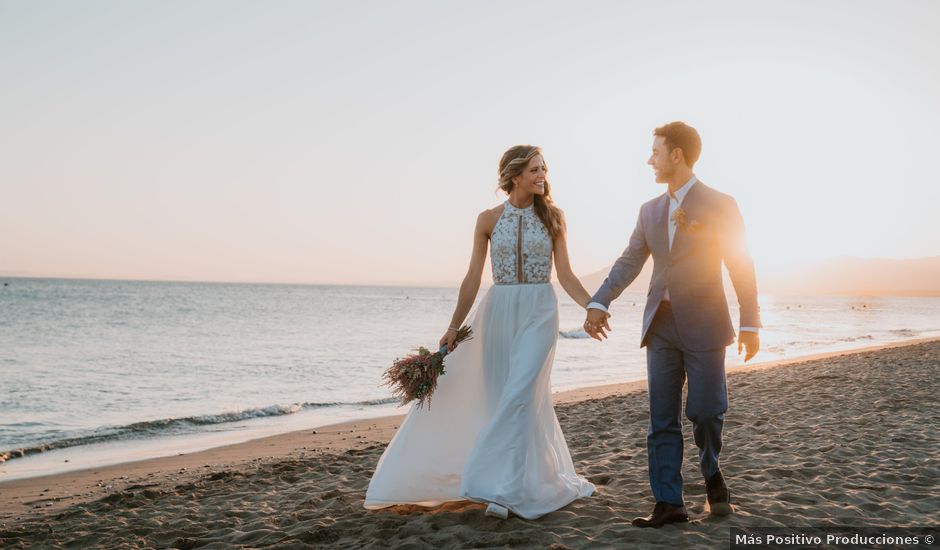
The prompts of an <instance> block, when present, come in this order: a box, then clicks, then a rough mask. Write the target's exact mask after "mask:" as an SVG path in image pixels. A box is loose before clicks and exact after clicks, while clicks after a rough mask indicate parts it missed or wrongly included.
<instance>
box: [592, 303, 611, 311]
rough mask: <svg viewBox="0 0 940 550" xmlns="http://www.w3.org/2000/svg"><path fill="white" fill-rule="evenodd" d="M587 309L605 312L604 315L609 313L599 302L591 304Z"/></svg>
mask: <svg viewBox="0 0 940 550" xmlns="http://www.w3.org/2000/svg"><path fill="white" fill-rule="evenodd" d="M587 308H588V309H599V310H601V311H603V312H604V313H608V311H607V308H606V307H604V306H602V305H600V304H598V303H597V302H591V303H590V304H588V307H587Z"/></svg>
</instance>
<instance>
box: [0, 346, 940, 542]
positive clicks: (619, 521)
mask: <svg viewBox="0 0 940 550" xmlns="http://www.w3.org/2000/svg"><path fill="white" fill-rule="evenodd" d="M938 367H940V340H937V339H934V340H929V341H921V342H917V343H907V344H903V345H890V346H881V347H878V348H869V349H865V350H858V351H853V352H843V353H835V354H826V355H825V356H820V357H817V358H809V359H805V358H804V359H800V360H790V361H785V362H777V363H773V364H768V365H762V366H758V367H748V368H743V369H737V370H734V371H732V373H731V374H730V375H729V391H730V394H731V408H730V411H729V413H728V415H727V420H726V424H725V449H724V451H723V452H722V468H723V471H724V472H725V477H726V478H727V479H728V481H729V486H730V488H731V490H732V495H733V499H734V501H735V503H736V506H737V513H736V514H735V515H733V516H730V517H728V518H723V519H719V518H709V517H707V516H706V515H705V513H704V509H703V508H704V506H703V504H704V486H703V483H702V480H701V476H700V474H699V473H698V468H697V465H696V456H697V451H696V449H695V447H694V445H693V444H692V441H691V434H690V432H691V430H690V429H689V424H688V422H686V424H685V426H684V428H685V433H686V461H685V465H684V471H683V473H684V476H685V479H686V500H687V504H688V505H689V511H690V513H691V515H692V519H693V521H692V522H690V523H688V524H681V525H670V526H667V527H665V528H663V529H660V530H653V529H636V528H634V527H632V526H631V525H630V520H631V519H632V518H633V517H635V516H637V515H645V514H646V513H647V512H648V511H649V509H650V507H651V505H652V502H651V500H650V492H649V486H648V484H647V475H646V422H647V414H646V410H647V402H646V391H645V382H640V383H633V384H622V385H614V386H603V387H598V388H588V389H585V390H576V391H573V392H566V393H563V394H558V395H557V396H556V397H557V399H556V401H557V402H558V405H557V407H556V410H557V412H558V416H559V419H560V421H561V425H562V427H563V428H564V430H565V434H566V437H567V440H568V445H569V446H570V448H571V451H572V455H573V457H574V460H575V465H576V466H577V468H578V470H579V471H580V472H581V473H582V474H584V475H585V476H587V477H588V478H589V479H591V480H592V481H593V482H594V483H595V484H596V485H597V486H598V493H597V494H596V495H595V496H593V497H590V498H587V499H582V500H578V501H575V502H574V503H572V504H571V505H569V506H568V507H566V508H564V509H562V510H560V511H557V512H554V513H552V514H549V515H547V516H545V517H543V518H541V519H539V520H536V521H525V520H521V519H519V518H511V519H509V520H507V521H501V520H497V519H494V518H487V517H484V515H483V507H482V505H478V504H472V503H451V504H447V505H444V506H442V507H438V508H435V509H431V510H429V509H424V508H419V507H414V506H400V507H395V508H391V509H386V510H381V511H374V512H370V511H366V510H364V509H363V508H362V500H363V497H364V495H365V489H366V487H367V486H368V483H369V478H370V476H371V474H372V471H373V469H374V467H375V464H376V462H377V460H378V458H379V456H381V454H382V450H383V448H384V446H385V444H386V443H387V442H388V440H389V439H390V438H391V437H392V435H393V433H394V430H395V428H396V427H397V425H398V424H399V423H400V421H401V417H400V416H398V417H387V418H381V419H376V420H371V421H360V422H353V423H348V424H342V425H336V426H330V427H326V428H319V429H317V430H315V431H314V430H304V431H301V432H294V433H289V434H283V435H278V436H273V437H269V438H264V439H259V440H255V441H250V442H246V443H241V444H237V445H230V446H227V447H220V448H217V449H211V450H208V451H203V452H199V453H193V454H189V455H182V456H174V457H165V458H159V459H153V460H145V461H140V462H132V463H127V464H120V465H115V466H109V467H106V468H100V469H90V470H83V471H78V472H69V473H65V474H58V475H54V476H45V477H39V478H32V479H25V480H15V481H10V482H6V483H3V484H0V546H2V547H12V548H31V547H36V546H46V547H56V546H77V547H87V546H102V547H109V548H114V547H127V548H134V547H148V548H152V547H178V548H197V547H203V548H213V547H214V548H228V547H238V546H244V547H252V548H255V547H265V546H277V547H279V548H281V547H288V548H289V547H310V546H314V547H316V546H336V547H345V548H360V547H366V548H369V547H374V548H389V547H391V548H431V547H437V548H450V547H474V548H486V547H505V546H513V547H533V548H544V547H551V546H552V545H555V547H556V548H565V547H568V548H593V547H622V546H631V547H643V546H648V545H665V546H666V547H679V546H680V545H681V546H683V547H685V546H689V547H698V548H716V547H727V544H728V543H727V541H728V532H729V528H730V527H732V526H742V527H754V526H787V527H794V526H807V525H851V526H880V527H884V526H938V525H940V519H938V517H940V514H938V512H940V435H938V430H937V426H940V405H938V403H937V396H938V394H940V382H938V380H937V374H940V368H938ZM311 432H313V433H311Z"/></svg>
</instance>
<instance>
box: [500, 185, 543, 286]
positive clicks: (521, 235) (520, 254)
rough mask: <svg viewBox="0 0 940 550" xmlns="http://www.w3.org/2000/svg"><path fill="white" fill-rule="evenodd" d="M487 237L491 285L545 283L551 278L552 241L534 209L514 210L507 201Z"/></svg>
mask: <svg viewBox="0 0 940 550" xmlns="http://www.w3.org/2000/svg"><path fill="white" fill-rule="evenodd" d="M503 204H504V205H505V208H504V209H503V213H502V214H501V215H500V216H499V220H497V222H496V226H495V227H494V228H493V234H492V235H491V236H490V260H491V262H492V264H493V282H495V283H496V284H498V285H512V284H523V283H547V282H549V281H550V280H551V277H552V238H551V235H549V233H548V229H546V228H545V225H544V224H543V223H542V220H540V219H539V217H538V215H537V214H536V213H535V207H534V206H529V207H528V208H516V207H515V206H513V205H512V204H510V203H509V201H508V200H507V201H506V202H505V203H503Z"/></svg>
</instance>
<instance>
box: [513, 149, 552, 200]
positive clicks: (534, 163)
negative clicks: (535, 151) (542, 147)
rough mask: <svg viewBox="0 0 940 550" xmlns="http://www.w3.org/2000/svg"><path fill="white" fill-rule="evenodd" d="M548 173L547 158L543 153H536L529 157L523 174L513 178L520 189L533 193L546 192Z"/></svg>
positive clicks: (540, 193)
mask: <svg viewBox="0 0 940 550" xmlns="http://www.w3.org/2000/svg"><path fill="white" fill-rule="evenodd" d="M547 174H548V168H546V167H545V160H544V159H542V155H535V156H534V157H532V158H531V159H529V163H528V164H526V167H525V169H524V170H523V171H522V173H521V174H519V175H518V176H516V177H514V178H512V182H513V184H514V185H516V186H517V187H518V188H519V190H520V191H524V192H525V193H528V194H532V195H544V194H545V178H546V176H547Z"/></svg>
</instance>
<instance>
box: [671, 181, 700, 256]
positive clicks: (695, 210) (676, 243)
mask: <svg viewBox="0 0 940 550" xmlns="http://www.w3.org/2000/svg"><path fill="white" fill-rule="evenodd" d="M704 189H705V184H704V183H702V182H701V181H698V182H696V183H695V185H693V186H692V188H691V189H689V192H688V193H686V195H685V198H683V199H682V204H680V205H679V207H680V208H682V210H684V211H685V223H686V224H689V223H692V221H693V220H700V219H701V218H702V193H703V191H704ZM666 205H667V206H666V209H667V213H668V209H669V206H668V205H669V202H668V200H667V202H666ZM667 215H668V214H667ZM670 223H672V222H670ZM667 230H668V228H667ZM686 231H687V230H683V229H682V228H681V227H676V234H675V236H674V237H673V239H672V250H670V251H669V252H670V254H676V253H678V252H680V251H681V250H680V248H681V247H682V246H684V245H685V243H686V241H688V235H686V234H685V233H686ZM666 238H667V239H668V238H669V236H668V234H667V235H666ZM666 244H667V245H668V244H669V243H668V241H667V243H666Z"/></svg>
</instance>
